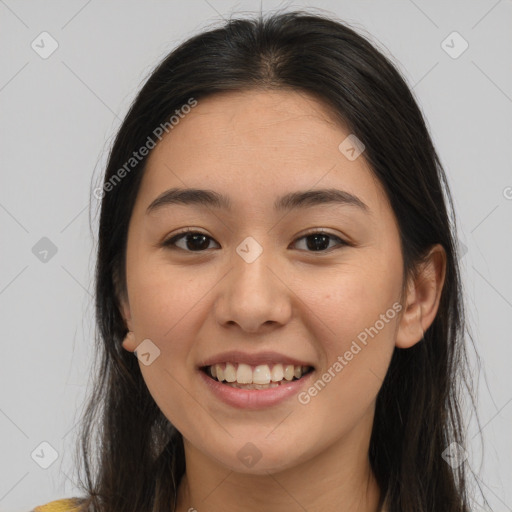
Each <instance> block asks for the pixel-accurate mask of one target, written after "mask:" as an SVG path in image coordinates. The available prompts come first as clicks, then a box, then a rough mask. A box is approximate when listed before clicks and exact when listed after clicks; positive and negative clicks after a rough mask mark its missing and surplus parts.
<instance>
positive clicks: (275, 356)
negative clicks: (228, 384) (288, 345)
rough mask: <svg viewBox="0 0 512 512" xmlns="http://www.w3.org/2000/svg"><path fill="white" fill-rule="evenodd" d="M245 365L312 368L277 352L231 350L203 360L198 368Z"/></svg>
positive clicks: (306, 363)
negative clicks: (232, 364) (229, 364)
mask: <svg viewBox="0 0 512 512" xmlns="http://www.w3.org/2000/svg"><path fill="white" fill-rule="evenodd" d="M228 362H229V363H245V364H248V365H250V366H257V365H260V364H268V363H271V364H293V365H294V366H313V365H312V364H311V363H308V362H306V361H302V360H300V359H297V358H295V357H290V356H287V355H285V354H280V353H279V352H272V351H267V352H258V353H254V354H249V353H247V352H241V351H240V350H231V351H229V352H222V353H220V354H217V355H215V356H211V357H209V358H207V359H205V360H204V361H203V362H202V363H201V364H199V367H200V368H202V367H204V366H212V365H214V364H221V363H228Z"/></svg>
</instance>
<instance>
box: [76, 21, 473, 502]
mask: <svg viewBox="0 0 512 512" xmlns="http://www.w3.org/2000/svg"><path fill="white" fill-rule="evenodd" d="M255 88H259V89H273V88H277V89H292V90H297V91H302V92H305V93H308V94H311V95H313V96H314V97H316V98H318V99H320V100H322V101H323V102H324V103H325V104H327V105H328V106H329V107H330V109H331V111H332V113H333V115H335V116H337V117H338V118H339V120H340V122H342V123H344V125H345V126H348V127H349V128H350V131H351V133H354V134H355V135H356V136H357V137H358V138H359V139H360V140H361V141H362V142H363V144H364V145H365V147H366V149H365V152H364V157H365V158H366V160H367V161H368V163H369V165H370V167H371V169H372V171H373V173H374V175H375V177H376V178H377V179H378V180H379V181H380V183H381V184H382V185H383V187H384V189H385V191H386V193H387V196H388V198H389V201H390V203H391V206H392V208H393V211H394V214H395V216H396V219H397V222H398V225H399V231H400V239H401V245H402V251H403V258H404V269H403V271H404V282H405V278H407V277H409V276H412V275H414V272H415V270H416V269H417V265H418V264H419V263H421V262H422V258H423V257H424V256H425V255H426V254H427V252H428V250H429V248H430V247H431V246H432V245H433V244H437V243H439V244H441V245H442V246H443V247H444V249H445V251H446V256H447V268H446V278H445V283H444V288H443V291H442V296H441V301H440V305H439V310H438V314H437V316H436V318H435V320H434V321H433V323H432V325H431V326H430V328H429V329H428V330H427V331H426V332H425V335H424V339H423V340H422V341H421V342H419V343H417V344H416V345H415V346H413V347H412V348H410V349H407V350H401V349H395V351H394V354H393V357H392V360H391V364H390V366H389V370H388V372H387V375H386V377H385V380H384V382H383V384H382V388H381V390H380V392H379V394H378V397H377V403H376V411H375V421H374V427H373V432H372V436H371V442H370V452H369V457H370V461H371V465H372V468H373V470H374V472H375V475H376V478H377V480H378V482H379V484H380V486H381V489H382V491H383V492H384V493H385V492H387V493H388V496H389V503H390V510H391V511H393V512H398V511H402V512H432V511H441V510H442V511H443V512H469V510H470V505H469V497H468V491H467V476H466V473H467V463H465V464H462V465H460V466H459V467H458V468H452V467H451V466H450V465H449V464H448V463H447V462H446V461H445V460H444V458H443V456H442V454H443V452H444V451H445V449H446V448H447V447H448V446H449V445H450V444H451V443H453V442H456V443H458V444H459V445H460V446H462V447H464V446H465V438H464V425H463V421H462V417H461V408H460V407H461V406H460V398H461V396H462V395H461V393H462V390H463V386H462V385H463V384H466V389H467V390H470V388H471V386H470V385H469V384H468V383H469V382H470V381H469V380H468V377H467V374H466V369H467V367H468V362H467V356H466V348H465V337H466V336H465V333H466V329H465V321H464V304H463V294H462V286H461V281H460V275H459V267H458V257H457V246H456V223H455V214H454V209H453V203H452V199H451V196H450V192H449V187H448V184H447V180H446V176H445V173H444V170H443V168H442V165H441V163H440V160H439V158H438V156H437V154H436V151H435V149H434V146H433V143H432V140H431V137H430V135H429V132H428V130H427V127H426V125H425V121H424V119H423V116H422V114H421V111H420V109H419V107H418V105H417V103H416V101H415V99H414V97H413V95H412V93H411V90H410V89H409V87H408V86H407V85H406V82H405V80H404V79H403V77H402V76H401V74H400V72H399V71H398V70H397V69H396V68H395V66H394V65H393V64H392V63H391V62H390V61H389V60H388V58H386V57H385V56H384V55H383V54H382V53H381V52H380V51H378V50H377V49H376V48H375V46H374V45H373V44H371V43H370V41H369V40H368V39H366V38H365V37H363V36H362V35H359V34H358V33H356V32H355V31H354V30H353V29H351V28H349V26H347V25H346V24H345V23H343V22H340V21H335V20H333V19H329V18H327V17H325V16H321V15H316V14H310V13H307V12H288V13H278V14H271V15H264V16H259V17H256V18H254V19H231V20H229V21H227V22H226V23H225V24H224V25H223V26H222V27H220V28H215V29H211V30H208V31H204V32H202V33H200V34H198V35H196V36H194V37H192V38H190V39H188V40H187V41H185V42H184V43H183V44H181V45H180V46H179V47H177V48H176V49H175V50H174V51H172V52H171V53H170V54H169V55H168V56H167V57H166V58H165V59H164V60H163V61H162V62H161V63H160V64H159V65H158V66H157V68H156V69H155V70H154V71H153V72H152V74H151V75H150V77H149V79H148V80H147V81H146V83H145V85H144V86H143V87H142V89H141V90H140V92H139V94H138V96H137V97H136V99H135V101H134V102H133V104H132V106H131V108H130V110H129V112H128V113H127V115H126V117H125V119H124V121H123V123H122V125H121V127H120V129H119V131H118V133H117V137H116V138H115V141H114V144H113V147H112V149H111V152H110V156H109V160H108V165H107V168H106V172H105V176H104V184H107V183H108V182H109V180H111V179H112V177H113V176H114V175H115V174H116V173H117V172H118V170H119V169H120V168H122V167H123V165H125V163H126V162H127V161H129V159H130V158H131V156H132V153H133V152H134V151H135V150H137V149H138V148H140V147H141V146H143V145H144V144H145V143H146V141H147V139H148V136H151V135H152V134H153V133H154V130H155V129H156V128H157V127H158V126H159V125H160V124H162V123H164V122H166V120H168V118H169V116H170V115H172V113H173V112H175V110H176V109H179V108H180V107H181V106H182V105H184V104H186V103H187V102H188V101H189V100H190V98H195V99H196V100H197V101H199V102H200V101H201V99H202V98H205V97H207V96H210V95H214V94H216V93H220V92H228V91H243V90H248V89H255ZM146 160H147V157H145V158H143V159H142V160H141V161H140V162H139V163H137V165H135V166H134V167H133V169H132V170H131V171H130V172H128V173H126V176H124V177H123V179H122V180H120V181H119V182H118V183H116V184H115V186H113V187H111V189H109V191H108V192H105V193H104V194H103V197H102V202H101V214H100V224H99V240H98V254H97V266H96V316H97V325H98V336H97V357H98V359H97V362H98V365H97V375H96V380H95V384H94V385H95V387H94V391H93V393H92V394H91V396H90V399H89V402H88V407H87V409H86V411H85V414H84V415H83V424H82V425H81V427H82V430H81V439H80V441H81V444H80V446H81V451H80V456H81V457H83V468H84V472H85V474H84V478H83V479H82V481H85V483H83V484H82V486H83V489H84V491H85V493H86V503H87V504H88V505H90V506H91V510H94V511H97V512H121V511H122V512H156V511H159V512H161V511H162V510H174V503H175V498H176V490H177V487H178V484H179V481H180V478H181V477H182V475H183V473H184V470H185V459H184V450H183V443H182V437H181V434H180V433H179V432H178V431H177V430H176V429H175V428H174V427H173V426H172V425H171V424H170V422H169V421H168V420H167V418H166V417H165V416H164V415H163V413H162V412H161V411H160V409H159V408H158V406H157V405H156V403H155V402H154V400H153V398H152V397H151V395H150V393H149V391H148V389H147V387H146V385H145V382H144V379H143V377H142V375H141V372H140V370H139V365H138V361H137V359H136V358H135V357H134V356H133V355H132V354H130V353H129V352H127V351H126V350H124V349H123V348H122V346H121V342H122V340H123V338H124V336H125V334H126V332H127V328H126V325H125V323H124V321H123V318H122V316H121V314H120V309H119V297H120V296H121V295H122V294H125V293H126V279H125V278H126V276H125V253H126V242H127V232H128V225H129V221H130V216H131V213H132V209H133V205H134V202H135V198H136V196H137V193H138V189H139V185H140V182H141V178H142V175H143V173H144V168H145V163H146ZM110 182H111V181H110ZM111 183H112V182H111ZM105 190H107V189H106V188H105ZM448 207H449V209H448ZM471 396H472V395H471ZM471 403H472V404H473V406H474V403H473V401H472V400H471Z"/></svg>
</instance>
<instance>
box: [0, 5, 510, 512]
mask: <svg viewBox="0 0 512 512" xmlns="http://www.w3.org/2000/svg"><path fill="white" fill-rule="evenodd" d="M304 6H307V7H312V8H316V10H317V11H318V12H324V13H331V14H332V15H334V16H337V17H339V18H341V19H343V20H344V21H346V22H348V23H349V24H351V25H352V26H353V27H354V28H355V29H356V30H358V31H360V32H361V33H363V34H365V35H367V36H369V37H370V38H371V39H372V41H373V42H375V44H376V45H377V46H378V47H379V48H380V49H381V50H382V51H383V52H384V53H385V54H386V55H388V56H390V58H391V59H392V60H393V62H394V63H395V64H396V65H397V66H398V67H399V69H400V70H401V71H402V73H403V74H404V76H405V78H406V80H407V81H408V83H409V84H410V86H411V87H412V88H413V91H414V93H415V95H416V97H417V99H418V102H419V104H420V106H421V109H422V110H423V112H424V114H425V116H426V119H427V122H428V126H429V128H430V130H431V133H432V136H433V139H434V142H435V144H436V147H437V150H438V152H439V155H440V157H441V161H442V163H443V165H444V167H445V169H446V172H447V175H448V179H449V182H450V186H451V189H452V192H453V195H454V198H455V206H456V213H457V216H458V222H459V234H458V236H459V240H460V243H461V247H462V248H463V257H462V260H461V264H462V270H463V277H464V287H465V291H466V294H467V305H468V320H469V323H470V328H471V330H472V333H473V336H474V339H475V342H476V345H477V349H478V352H479V354H480V357H481V359H482V371H481V373H480V374H479V376H478V374H477V370H476V366H474V368H475V369H474V374H475V376H477V377H478V379H479V382H480V385H479V403H478V409H479V414H480V418H481V426H482V434H483V438H484V446H485V451H484V452H483V456H482V450H481V443H480V441H479V436H478V428H477V427H476V426H475V424H474V422H473V421H470V420H469V419H468V431H469V441H470V444H469V445H468V446H467V449H468V451H469V452H470V459H469V461H471V463H472V464H473V465H474V467H475V469H476V470H477V471H479V478H480V481H481V485H482V488H483V489H484V491H485V492H486V495H487V498H488V500H489V502H490V504H491V505H492V506H493V509H494V510H495V511H497V512H505V511H510V510H512V485H510V484H511V483H512V457H511V456H512V439H511V434H510V433H511V432H512V429H511V426H512V403H511V402H512V377H511V370H510V363H511V360H512V339H511V335H510V332H511V329H512V320H511V319H512V277H511V272H510V264H511V262H512V241H511V239H512V229H511V227H512V166H511V162H512V158H511V157H512V63H511V54H512V52H511V50H512V30H511V27H512V2H511V1H510V0H501V1H495V0H479V1H476V0H475V1H467V0H464V1H451V2H446V1H441V0H436V1H432V0H429V1H426V0H414V1H412V0H401V1H377V0H371V1H370V0H364V1H355V0H352V1H343V0H336V1H312V2H293V3H292V2H285V3H283V2H276V1H270V0H264V1H263V2H262V4H260V2H259V1H254V2H248V1H245V2H233V1H229V0H210V1H205V0H189V1H187V2H185V1H156V0H153V1H138V2H134V1H126V0H123V1H100V0H89V1H87V0H73V1H70V0H67V1H60V2H56V1H46V2H36V1H32V2H30V1H15V0H0V26H1V28H0V41H1V44H0V56H1V66H0V108H1V117H0V122H1V139H0V144H1V148H0V159H1V160H0V163H1V167H0V169H1V170H0V179H1V181H0V226H1V249H0V315H1V331H2V332H1V349H2V350H1V357H0V434H1V435H0V453H1V455H0V464H1V467H0V511H11V512H28V510H30V509H31V508H32V507H34V506H35V505H38V504H42V503H46V502H47V501H50V500H53V499H57V498H63V497H71V496H76V495H77V494H78V492H77V488H76V486H75V480H74V472H73V458H72V457H73V450H74V443H75V440H76V434H77V432H76V429H74V428H73V427H74V425H75V423H76V421H77V420H78V418H79V413H80V412H81V407H82V405H83V403H84V399H85V397H86V394H87V391H88V382H89V381H88V379H89V372H90V365H91V361H92V354H93V352H92V348H93V335H94V317H93V311H94V310H93V307H92V304H93V302H92V291H93V281H92V276H93V268H94V258H95V248H96V234H95V230H96V227H97V209H98V206H99V203H98V201H97V200H96V199H95V198H94V196H93V195H92V192H91V191H92V189H93V188H94V187H95V186H98V183H99V182H100V180H101V174H102V172H103V171H104V165H105V161H106V156H107V152H108V149H109V147H110V144H111V142H112V137H113V136H114V134H115V132H116V129H117V128H118V127H119V124H120V122H121V120H122V118H123V116H124V115H125V113H126V111H127V108H128V106H129V104H130V102H131V101H132V100H133V98H134V96H135V94H136V92H137V91H138V89H139V88H140V86H141V85H142V83H143V81H144V79H145V78H146V77H147V75H148V74H149V72H150V71H151V70H152V69H153V68H154V67H155V65H156V64H157V62H158V61H159V60H160V59H161V58H162V57H163V56H164V55H165V54H167V53H168V52H169V51H170V50H171V49H172V48H174V47H175V46H176V45H177V44H178V43H179V42H181V41H183V40H184V39H186V38H187V37H189V36H191V35H193V34H195V33H197V32H198V31H200V30H201V29H203V28H206V27H210V26H214V25H216V24H218V23H220V22H222V21H223V18H229V17H230V16H238V15H240V14H241V13H243V12H253V11H260V9H262V10H263V11H269V10H275V9H276V8H281V9H283V8H284V9H287V10H291V9H292V8H295V7H304ZM454 32H457V34H453V33H454ZM57 45H58V46H57ZM466 46H467V48H466ZM463 50H464V51H463ZM52 51H53V53H52ZM472 361H473V362H474V356H473V359H472ZM42 443H43V444H42ZM53 459H55V461H54V462H53V463H52V464H51V465H49V467H47V469H45V468H44V467H43V466H44V465H47V464H49V463H50V462H52V460H53ZM475 510H481V509H480V508H479V507H477V505H476V504H475Z"/></svg>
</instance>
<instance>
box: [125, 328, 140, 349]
mask: <svg viewBox="0 0 512 512" xmlns="http://www.w3.org/2000/svg"><path fill="white" fill-rule="evenodd" d="M122 346H123V348H124V349H125V350H128V352H133V351H134V350H135V349H136V348H137V344H136V342H135V334H134V333H133V332H132V331H128V332H127V333H126V336H125V337H124V340H123V343H122Z"/></svg>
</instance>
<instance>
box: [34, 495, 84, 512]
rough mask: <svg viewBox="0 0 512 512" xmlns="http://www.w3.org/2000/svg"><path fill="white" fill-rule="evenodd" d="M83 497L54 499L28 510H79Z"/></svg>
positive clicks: (44, 511) (75, 511)
mask: <svg viewBox="0 0 512 512" xmlns="http://www.w3.org/2000/svg"><path fill="white" fill-rule="evenodd" d="M83 501H84V499H83V498H65V499H62V500H55V501H50V502H49V503H46V504H45V505H39V506H38V507H35V508H34V509H33V510H31V511H30V512H79V509H80V505H81V504H82V503H83Z"/></svg>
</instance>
